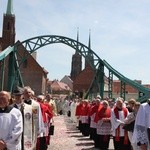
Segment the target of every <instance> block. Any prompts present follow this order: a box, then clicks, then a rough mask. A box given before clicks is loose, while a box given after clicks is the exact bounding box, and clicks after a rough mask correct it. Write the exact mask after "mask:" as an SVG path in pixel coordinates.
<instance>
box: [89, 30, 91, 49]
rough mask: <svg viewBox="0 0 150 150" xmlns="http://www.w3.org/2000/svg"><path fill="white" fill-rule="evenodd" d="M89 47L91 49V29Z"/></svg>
mask: <svg viewBox="0 0 150 150" xmlns="http://www.w3.org/2000/svg"><path fill="white" fill-rule="evenodd" d="M89 48H90V49H91V30H89Z"/></svg>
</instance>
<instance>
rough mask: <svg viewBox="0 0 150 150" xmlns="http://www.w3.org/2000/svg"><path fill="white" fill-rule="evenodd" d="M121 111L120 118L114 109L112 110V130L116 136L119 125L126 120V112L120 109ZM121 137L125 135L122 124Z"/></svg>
mask: <svg viewBox="0 0 150 150" xmlns="http://www.w3.org/2000/svg"><path fill="white" fill-rule="evenodd" d="M118 113H119V119H117V118H116V116H115V113H114V109H112V112H111V126H112V128H111V131H112V135H113V136H116V129H117V128H118V127H119V125H120V124H121V123H124V120H125V116H124V112H123V111H118ZM119 136H120V137H121V136H124V129H123V127H122V126H120V135H119Z"/></svg>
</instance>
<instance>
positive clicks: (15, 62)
mask: <svg viewBox="0 0 150 150" xmlns="http://www.w3.org/2000/svg"><path fill="white" fill-rule="evenodd" d="M55 43H62V44H65V45H68V46H70V47H71V48H73V49H75V50H76V51H77V52H78V53H79V54H80V55H81V56H83V57H84V58H85V59H86V61H87V62H88V63H89V64H90V65H91V67H92V69H93V70H94V72H95V77H94V79H93V81H92V83H94V82H95V81H96V83H98V87H99V93H100V95H101V96H102V98H103V96H104V75H105V73H104V69H105V68H106V69H107V70H108V97H109V98H112V97H113V93H112V90H113V89H112V87H113V86H112V85H113V77H114V76H115V77H117V78H118V79H119V80H120V83H121V86H120V91H121V92H120V96H121V97H123V98H124V99H125V95H126V90H125V89H126V85H130V86H132V87H133V88H135V89H137V90H138V92H139V98H138V101H140V102H144V101H146V100H147V99H149V98H150V89H149V88H146V87H144V86H142V85H141V84H139V83H138V82H136V81H133V80H130V79H129V78H127V77H125V76H124V75H122V74H121V73H119V72H118V71H117V70H115V69H114V68H113V67H112V66H111V65H110V64H109V63H108V62H107V61H106V60H102V59H101V58H100V57H99V56H98V55H97V54H96V53H95V52H94V51H93V50H92V49H91V48H90V47H87V46H86V45H84V44H82V43H80V42H79V41H77V40H74V39H71V38H68V37H64V36H58V35H43V36H37V37H33V38H30V39H27V40H25V41H23V42H17V43H16V44H15V45H14V46H12V47H11V46H9V47H7V48H6V49H5V50H4V51H2V52H1V53H0V68H1V70H2V72H1V79H0V88H1V90H3V86H4V78H5V75H4V74H5V69H4V65H5V59H6V57H7V56H8V55H9V66H8V91H10V92H12V90H13V86H14V84H16V83H17V84H18V85H20V86H22V87H23V86H24V84H23V79H22V76H21V73H20V69H19V68H20V65H21V64H22V63H23V62H24V61H25V60H26V59H27V58H28V56H29V55H30V54H32V53H33V52H35V51H37V50H38V49H39V48H42V47H43V46H46V45H49V44H55ZM20 45H23V47H24V48H25V49H26V50H27V51H28V52H29V54H24V55H23V56H19V48H18V47H19V46H20ZM89 55H90V56H92V59H93V61H92V63H91V61H90V59H89V57H88V56H89ZM91 88H92V84H91V86H90V87H89V90H88V92H87V93H86V96H88V94H89V93H90V90H91Z"/></svg>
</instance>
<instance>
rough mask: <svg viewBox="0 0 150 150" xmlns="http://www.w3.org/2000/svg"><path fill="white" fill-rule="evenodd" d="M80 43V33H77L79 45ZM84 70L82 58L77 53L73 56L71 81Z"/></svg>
mask: <svg viewBox="0 0 150 150" xmlns="http://www.w3.org/2000/svg"><path fill="white" fill-rule="evenodd" d="M78 42H79V33H78V32H77V43H78ZM77 47H78V45H77ZM81 70H82V56H81V55H80V54H79V53H78V52H77V51H76V52H75V54H74V55H73V56H72V64H71V74H70V76H71V79H72V80H73V81H74V80H75V78H76V77H77V76H78V75H79V73H80V72H81Z"/></svg>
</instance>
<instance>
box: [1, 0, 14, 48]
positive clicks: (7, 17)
mask: <svg viewBox="0 0 150 150" xmlns="http://www.w3.org/2000/svg"><path fill="white" fill-rule="evenodd" d="M15 35H16V32H15V15H14V14H13V0H8V3H7V10H6V14H4V16H3V29H2V50H4V49H5V48H6V47H8V46H12V45H14V43H15Z"/></svg>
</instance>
